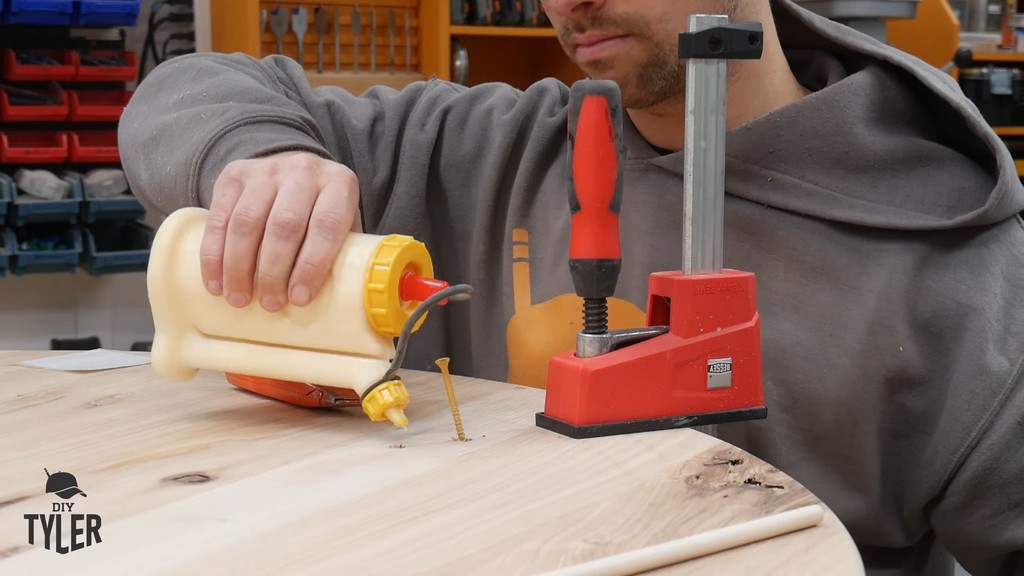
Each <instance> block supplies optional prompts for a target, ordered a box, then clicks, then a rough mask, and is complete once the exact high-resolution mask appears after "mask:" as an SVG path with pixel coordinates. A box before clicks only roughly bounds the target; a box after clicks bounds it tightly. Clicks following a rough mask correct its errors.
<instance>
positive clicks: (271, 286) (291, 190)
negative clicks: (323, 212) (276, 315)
mask: <svg viewBox="0 0 1024 576" xmlns="http://www.w3.org/2000/svg"><path fill="white" fill-rule="evenodd" d="M281 187H282V189H281V191H280V192H279V193H278V196H277V201H276V202H275V203H274V207H273V208H271V210H270V218H269V219H268V220H267V226H266V230H265V231H264V233H263V247H262V249H261V251H260V257H259V264H258V271H257V274H256V285H257V294H259V298H260V305H261V306H263V308H264V309H266V310H268V311H270V312H276V311H278V310H280V309H281V308H283V307H284V305H285V303H286V302H287V301H288V294H287V289H288V281H289V279H290V278H291V274H292V266H293V265H294V264H295V260H296V255H297V254H298V252H299V248H300V247H301V246H302V241H303V239H304V238H305V237H306V225H307V224H308V223H309V217H310V213H311V212H312V211H313V203H314V201H315V200H316V195H317V192H318V190H317V188H316V182H315V180H314V179H312V178H308V177H302V176H297V177H296V179H295V180H293V181H291V182H288V183H285V184H282V185H281Z"/></svg>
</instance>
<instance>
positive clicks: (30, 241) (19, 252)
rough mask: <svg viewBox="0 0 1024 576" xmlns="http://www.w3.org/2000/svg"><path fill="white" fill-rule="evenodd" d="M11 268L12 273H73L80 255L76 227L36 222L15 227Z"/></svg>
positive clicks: (80, 241) (80, 246) (80, 238)
mask: <svg viewBox="0 0 1024 576" xmlns="http://www.w3.org/2000/svg"><path fill="white" fill-rule="evenodd" d="M14 234H15V242H16V243H15V246H14V259H13V261H12V265H11V270H12V271H13V272H14V274H15V275H16V276H21V275H23V274H43V273H53V272H68V273H71V274H74V273H75V271H76V269H77V268H78V262H79V260H80V259H81V256H82V233H81V230H79V228H78V226H72V225H67V224H37V225H32V226H25V227H22V228H16V229H15V230H14Z"/></svg>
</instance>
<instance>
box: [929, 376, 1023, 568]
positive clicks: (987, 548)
mask: <svg viewBox="0 0 1024 576" xmlns="http://www.w3.org/2000/svg"><path fill="white" fill-rule="evenodd" d="M1022 371H1024V363H1022V364H1018V366H1017V371H1016V374H1015V376H1014V379H1013V380H1012V381H1011V382H1010V383H1008V384H1007V385H1006V386H1005V388H1004V390H1003V391H1002V393H1001V394H1000V395H999V396H1000V397H999V398H995V399H994V400H996V401H995V402H994V403H993V405H994V406H995V408H993V410H992V413H990V414H989V415H988V424H987V426H985V427H984V428H983V431H982V432H981V433H980V434H979V435H978V437H977V438H976V443H975V444H974V445H973V446H970V445H969V446H966V447H965V448H964V449H963V451H962V453H969V456H967V458H966V459H964V460H963V462H962V464H961V465H960V466H959V468H958V469H956V470H954V471H953V472H952V475H951V481H950V482H949V483H948V485H947V487H946V490H945V491H944V493H943V494H941V495H940V497H939V499H938V500H937V501H936V502H935V503H934V508H933V512H932V525H933V527H934V529H935V532H936V534H937V535H938V539H939V541H940V542H941V543H942V544H943V545H944V546H945V547H946V548H947V549H948V550H949V551H950V552H951V553H952V554H953V555H954V556H955V557H956V558H957V561H958V562H959V563H960V564H961V565H962V566H963V567H964V568H965V569H966V570H967V571H968V572H970V573H971V574H973V575H975V576H986V575H993V576H996V575H1002V574H1024V442H1022V439H1024V376H1022ZM979 390H981V388H979Z"/></svg>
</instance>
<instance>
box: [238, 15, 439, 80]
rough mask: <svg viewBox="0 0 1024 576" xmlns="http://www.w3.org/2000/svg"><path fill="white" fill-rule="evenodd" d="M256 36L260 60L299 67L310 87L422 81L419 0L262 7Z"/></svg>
mask: <svg viewBox="0 0 1024 576" xmlns="http://www.w3.org/2000/svg"><path fill="white" fill-rule="evenodd" d="M257 30H258V32H259V50H260V54H259V55H260V57H264V56H270V55H273V54H281V55H283V56H287V57H289V58H292V59H294V60H296V61H298V62H301V63H302V66H303V68H305V69H306V70H307V72H308V73H309V74H310V78H311V80H313V81H314V83H332V80H345V79H348V80H351V79H354V78H356V77H359V76H365V77H367V78H366V81H367V82H368V83H370V84H382V83H391V82H389V81H388V78H391V79H392V80H394V81H398V82H408V81H411V80H410V77H414V78H416V79H418V78H419V77H421V74H420V62H419V34H420V19H419V2H418V0H375V1H373V2H359V3H355V2H353V1H352V0H345V1H341V0H334V1H331V0H326V1H322V2H260V3H259V23H258V25H257Z"/></svg>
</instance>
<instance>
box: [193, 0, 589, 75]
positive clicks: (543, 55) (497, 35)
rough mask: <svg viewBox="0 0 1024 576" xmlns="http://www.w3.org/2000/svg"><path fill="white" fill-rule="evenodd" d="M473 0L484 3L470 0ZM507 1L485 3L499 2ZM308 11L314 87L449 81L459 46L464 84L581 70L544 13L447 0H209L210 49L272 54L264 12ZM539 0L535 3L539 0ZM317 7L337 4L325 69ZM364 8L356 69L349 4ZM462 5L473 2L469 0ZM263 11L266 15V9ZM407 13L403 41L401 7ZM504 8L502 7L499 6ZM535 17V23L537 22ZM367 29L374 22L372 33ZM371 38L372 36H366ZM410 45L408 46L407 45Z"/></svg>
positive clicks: (307, 58)
mask: <svg viewBox="0 0 1024 576" xmlns="http://www.w3.org/2000/svg"><path fill="white" fill-rule="evenodd" d="M473 2H474V3H475V4H477V5H481V6H482V5H485V3H483V2H479V1H477V0H473ZM504 3H505V0H502V1H501V2H494V1H493V0H492V2H491V4H490V6H492V7H493V6H501V5H504ZM300 5H301V6H303V7H305V8H306V10H307V11H308V20H309V23H308V29H307V31H306V34H305V37H304V41H303V45H304V50H303V56H304V57H303V66H304V67H305V69H306V71H307V76H308V77H309V80H310V83H311V84H312V85H314V86H323V85H332V86H340V87H342V88H345V89H347V90H349V91H351V92H353V93H357V94H358V93H361V92H363V91H365V90H366V89H368V88H370V87H372V86H376V85H385V86H391V87H394V88H401V87H403V86H405V85H407V84H409V83H411V82H415V81H418V80H423V79H426V78H432V77H436V78H439V79H441V80H454V79H456V78H454V75H453V72H452V70H453V55H457V54H458V53H459V48H462V47H464V48H465V49H466V51H467V52H468V54H469V67H468V68H469V72H468V79H467V81H466V83H467V84H469V85H473V84H479V83H482V82H488V81H492V80H500V81H505V82H509V83H511V84H513V85H515V86H519V87H525V86H527V85H529V84H530V83H532V82H535V81H537V80H540V79H541V78H545V77H555V78H559V79H561V80H562V81H564V82H566V83H571V82H573V81H575V80H578V79H581V78H582V77H583V74H582V72H580V71H579V70H578V69H577V68H576V67H575V66H574V65H573V64H572V62H571V61H570V60H569V59H568V57H567V56H566V55H565V53H564V52H563V51H562V49H561V47H560V46H559V44H558V39H557V36H556V34H555V30H554V29H553V28H552V27H551V25H550V23H549V22H547V21H546V20H544V19H540V20H538V19H537V18H534V19H532V20H531V21H528V22H526V21H520V22H518V23H517V24H514V25H513V24H510V22H509V20H508V19H506V18H503V17H498V16H496V15H495V14H496V13H495V12H494V11H493V8H492V12H491V13H490V14H489V15H485V16H483V17H481V16H479V14H480V12H481V9H480V8H477V9H475V10H473V11H469V9H467V12H466V15H465V16H463V17H461V18H460V17H457V15H456V14H454V13H455V12H457V8H458V7H457V6H456V7H454V8H453V4H452V0H320V1H303V2H298V1H297V0H292V1H287V2H276V1H268V0H237V1H232V2H210V3H209V10H210V13H209V16H210V30H211V48H212V49H213V51H215V52H226V53H231V52H243V53H245V54H249V55H250V56H254V57H257V58H263V57H266V56H270V55H272V54H275V53H277V46H276V44H277V39H276V37H275V35H274V33H273V32H272V31H271V28H270V18H269V12H270V11H271V10H274V9H277V8H278V7H280V9H282V10H286V11H292V10H295V9H296V8H297V7H298V6H300ZM537 5H538V6H539V2H538V3H537ZM320 6H323V7H324V8H326V9H328V10H331V11H332V15H333V9H334V8H338V9H339V19H338V22H339V33H340V34H339V36H340V46H339V52H340V54H339V56H340V57H339V58H338V59H337V60H340V66H338V67H337V68H338V69H337V70H336V67H335V65H334V63H335V61H336V59H335V57H334V54H335V52H334V35H333V30H334V28H333V22H332V25H331V26H329V31H328V33H327V36H326V37H325V46H324V52H325V59H324V60H325V61H324V63H323V64H324V65H323V71H322V72H320V71H318V69H317V68H318V67H317V59H316V55H317V36H316V33H315V32H314V28H313V24H314V17H313V14H314V10H315V9H316V8H318V7H320ZM356 6H359V8H360V11H361V19H360V20H361V34H360V40H361V41H360V51H359V61H360V67H359V70H358V71H356V70H355V65H354V64H355V63H354V55H355V50H354V46H355V42H354V35H353V34H352V26H351V25H352V18H351V14H352V10H353V8H355V7H356ZM465 6H470V7H472V6H471V5H470V3H468V2H467V3H466V5H465ZM391 9H394V10H395V11H396V19H397V22H396V30H395V52H396V56H395V60H396V61H395V70H394V72H392V71H391V69H390V48H391V46H390V30H389V22H388V17H389V14H390V11H391ZM371 10H376V13H377V22H376V26H372V22H371ZM264 11H267V14H268V16H267V17H264V16H263V13H264ZM407 12H408V14H409V15H410V19H411V22H410V26H409V35H408V40H407V39H406V38H407V37H406V33H405V21H404V19H405V14H406V13H407ZM499 13H503V12H499ZM534 22H536V25H534ZM371 28H372V29H373V31H372V33H371ZM371 38H372V39H373V40H372V42H371ZM371 45H373V46H375V47H376V49H375V56H376V58H375V59H374V60H375V61H376V73H371V71H370V62H371V51H370V46H371ZM407 48H408V51H407ZM283 52H284V54H285V56H288V57H290V58H294V59H297V58H298V41H297V39H296V36H295V34H294V33H293V32H292V31H289V32H288V33H287V34H286V35H285V37H284V49H283Z"/></svg>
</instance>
